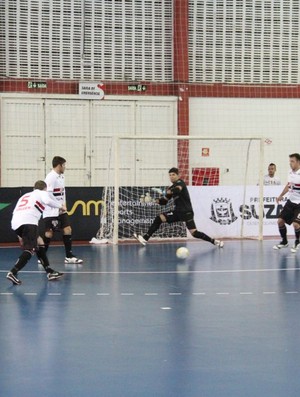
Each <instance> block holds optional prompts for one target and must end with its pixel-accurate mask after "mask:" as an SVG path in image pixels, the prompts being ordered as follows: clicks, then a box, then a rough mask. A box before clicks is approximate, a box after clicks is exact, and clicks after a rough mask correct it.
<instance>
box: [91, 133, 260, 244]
mask: <svg viewBox="0 0 300 397" xmlns="http://www.w3.org/2000/svg"><path fill="white" fill-rule="evenodd" d="M105 144H106V147H107V150H106V153H105V156H104V158H103V159H102V162H104V163H106V168H105V169H104V170H103V171H102V172H105V173H106V181H107V182H106V186H104V187H103V193H102V198H101V199H102V203H103V206H102V210H101V215H100V219H99V230H98V233H97V235H96V237H95V238H93V239H92V242H94V243H101V242H112V243H118V241H121V240H125V239H132V236H133V234H134V233H141V234H143V233H145V232H146V231H147V230H148V228H149V226H150V224H151V223H152V221H153V219H154V218H155V217H156V216H157V215H158V214H160V213H162V212H171V211H172V209H173V201H172V200H170V201H169V202H168V204H167V206H165V207H162V206H160V205H159V204H157V202H156V200H157V199H158V198H159V197H160V196H163V195H164V194H165V191H166V188H167V186H170V184H171V183H170V181H169V178H168V170H169V169H170V168H172V167H177V168H178V169H179V172H180V177H181V178H182V179H183V180H184V181H185V182H186V184H187V185H188V189H189V192H190V195H191V199H192V204H193V208H194V212H195V221H196V224H197V226H198V229H199V230H202V231H204V232H205V233H209V234H211V235H212V237H216V238H219V237H221V238H223V237H232V238H235V237H238V238H245V237H252V238H257V239H262V233H263V152H264V140H263V138H259V137H210V136H204V137H195V136H188V137H187V136H174V137H170V136H160V137H156V136H118V137H105ZM188 237H189V233H188V232H187V230H186V228H185V225H184V224H183V223H181V222H178V223H175V224H172V225H169V224H162V225H161V227H160V229H159V230H158V231H157V233H155V235H154V236H153V238H156V239H170V238H178V239H179V238H188Z"/></svg>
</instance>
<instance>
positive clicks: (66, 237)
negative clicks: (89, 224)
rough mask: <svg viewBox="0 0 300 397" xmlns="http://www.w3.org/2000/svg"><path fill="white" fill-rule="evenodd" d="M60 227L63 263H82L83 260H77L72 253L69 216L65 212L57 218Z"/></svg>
mask: <svg viewBox="0 0 300 397" xmlns="http://www.w3.org/2000/svg"><path fill="white" fill-rule="evenodd" d="M59 220H60V227H61V229H62V231H63V242H64V246H65V252H66V257H65V263H75V264H78V263H82V262H83V260H82V259H79V258H77V257H76V256H75V255H74V254H73V252H72V228H71V224H70V218H69V215H68V214H67V213H66V212H65V213H63V214H61V215H60V216H59Z"/></svg>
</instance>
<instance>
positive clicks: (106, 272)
mask: <svg viewBox="0 0 300 397" xmlns="http://www.w3.org/2000/svg"><path fill="white" fill-rule="evenodd" d="M295 270H300V267H293V268H287V269H268V268H266V269H224V270H183V271H177V270H168V271H167V270H166V271H163V270H161V271H147V272H146V271H141V272H138V271H128V272H117V271H110V272H108V271H99V272H95V271H65V272H64V274H77V275H80V274H128V275H130V274H142V275H144V274H178V273H184V274H214V273H221V274H222V273H265V272H294V271H295ZM7 272H8V270H0V273H7ZM21 273H44V272H39V271H32V270H25V271H22V272H21Z"/></svg>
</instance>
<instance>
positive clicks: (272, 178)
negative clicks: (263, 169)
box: [264, 163, 281, 186]
mask: <svg viewBox="0 0 300 397" xmlns="http://www.w3.org/2000/svg"><path fill="white" fill-rule="evenodd" d="M275 172H276V165H275V164H274V163H271V164H269V166H268V175H265V176H264V185H265V186H274V185H281V182H280V179H279V178H278V177H277V176H276V175H275Z"/></svg>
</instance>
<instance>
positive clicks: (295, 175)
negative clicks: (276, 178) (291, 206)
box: [288, 169, 300, 204]
mask: <svg viewBox="0 0 300 397" xmlns="http://www.w3.org/2000/svg"><path fill="white" fill-rule="evenodd" d="M288 184H289V197H288V198H289V200H290V201H291V202H292V203H295V204H300V169H299V170H297V171H293V170H291V171H290V172H289V175H288Z"/></svg>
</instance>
